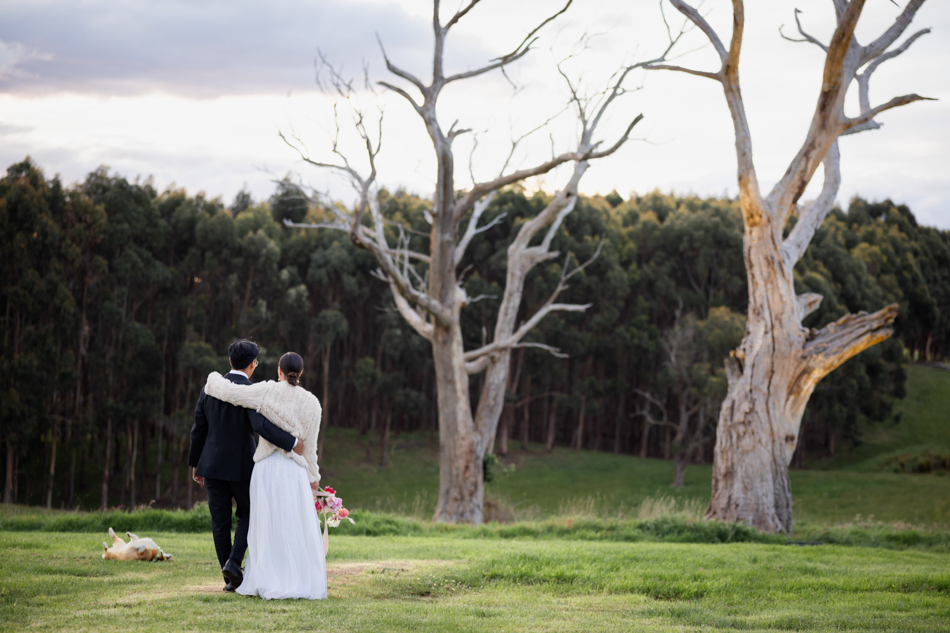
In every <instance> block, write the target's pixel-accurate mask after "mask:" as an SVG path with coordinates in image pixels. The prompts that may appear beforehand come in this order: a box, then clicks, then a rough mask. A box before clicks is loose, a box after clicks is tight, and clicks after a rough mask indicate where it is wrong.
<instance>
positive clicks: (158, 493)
mask: <svg viewBox="0 0 950 633" xmlns="http://www.w3.org/2000/svg"><path fill="white" fill-rule="evenodd" d="M155 434H156V435H157V436H158V438H157V439H158V446H157V448H156V450H155V500H156V501H158V500H159V499H161V497H162V439H163V436H164V435H165V431H164V429H163V428H162V425H161V424H160V423H156V426H155Z"/></svg>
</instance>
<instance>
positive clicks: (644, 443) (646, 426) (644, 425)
mask: <svg viewBox="0 0 950 633" xmlns="http://www.w3.org/2000/svg"><path fill="white" fill-rule="evenodd" d="M651 426H652V425H651V424H650V421H649V420H647V419H646V418H643V420H642V421H641V422H640V458H641V459H646V457H647V451H648V450H649V448H650V427H651Z"/></svg>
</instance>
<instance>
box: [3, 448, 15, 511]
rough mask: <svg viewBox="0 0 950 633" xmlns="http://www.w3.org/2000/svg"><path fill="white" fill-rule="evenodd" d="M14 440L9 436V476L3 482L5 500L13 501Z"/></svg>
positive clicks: (5, 501)
mask: <svg viewBox="0 0 950 633" xmlns="http://www.w3.org/2000/svg"><path fill="white" fill-rule="evenodd" d="M13 457H14V450H13V441H12V440H11V439H10V438H7V476H6V481H5V482H4V484H3V502H4V503H13Z"/></svg>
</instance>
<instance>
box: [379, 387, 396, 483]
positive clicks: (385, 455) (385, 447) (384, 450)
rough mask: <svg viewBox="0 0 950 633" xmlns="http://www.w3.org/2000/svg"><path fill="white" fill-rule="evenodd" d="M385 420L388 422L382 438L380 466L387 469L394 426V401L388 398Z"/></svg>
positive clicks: (384, 409) (384, 425) (384, 412)
mask: <svg viewBox="0 0 950 633" xmlns="http://www.w3.org/2000/svg"><path fill="white" fill-rule="evenodd" d="M383 419H384V420H386V421H385V422H384V423H383V433H382V436H381V437H380V446H379V466H380V467H381V468H386V467H388V466H389V431H390V429H391V428H392V424H393V401H392V400H391V399H390V398H387V399H386V404H385V405H383Z"/></svg>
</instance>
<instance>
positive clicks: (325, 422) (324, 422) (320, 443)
mask: <svg viewBox="0 0 950 633" xmlns="http://www.w3.org/2000/svg"><path fill="white" fill-rule="evenodd" d="M321 360H322V361H323V400H322V401H321V402H320V404H321V405H322V407H323V415H322V416H321V417H320V435H319V439H318V440H317V461H320V460H322V459H323V447H324V445H325V444H326V443H327V439H326V430H327V428H329V426H330V420H329V418H330V346H329V345H324V346H323V358H322V359H321Z"/></svg>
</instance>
